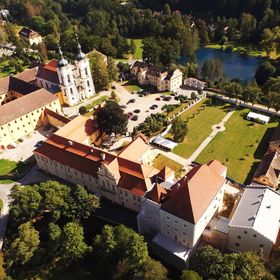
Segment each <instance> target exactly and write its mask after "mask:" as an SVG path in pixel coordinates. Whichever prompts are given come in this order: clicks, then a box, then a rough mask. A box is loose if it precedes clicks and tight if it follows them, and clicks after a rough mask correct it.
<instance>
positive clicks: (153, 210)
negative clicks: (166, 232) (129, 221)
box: [137, 198, 160, 234]
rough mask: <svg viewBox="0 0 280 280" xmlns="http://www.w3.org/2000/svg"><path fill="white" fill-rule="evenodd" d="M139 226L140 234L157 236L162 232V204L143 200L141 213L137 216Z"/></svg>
mask: <svg viewBox="0 0 280 280" xmlns="http://www.w3.org/2000/svg"><path fill="white" fill-rule="evenodd" d="M137 224H138V231H139V232H140V233H150V234H157V233H158V232H160V204H158V203H156V202H154V201H152V200H150V199H146V198H143V199H142V204H141V211H140V213H139V214H138V215H137Z"/></svg>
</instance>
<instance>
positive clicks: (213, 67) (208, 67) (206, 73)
mask: <svg viewBox="0 0 280 280" xmlns="http://www.w3.org/2000/svg"><path fill="white" fill-rule="evenodd" d="M201 75H202V77H203V79H205V80H209V81H214V80H218V79H219V78H220V77H221V76H222V62H221V61H220V60H219V59H217V58H213V59H208V60H206V61H205V62H204V64H203V66H202V68H201Z"/></svg>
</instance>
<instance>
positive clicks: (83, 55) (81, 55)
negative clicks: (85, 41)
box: [76, 34, 86, 61]
mask: <svg viewBox="0 0 280 280" xmlns="http://www.w3.org/2000/svg"><path fill="white" fill-rule="evenodd" d="M76 42H77V50H78V53H77V56H76V60H78V61H80V60H82V59H84V58H85V57H86V55H85V54H84V53H83V51H82V47H81V45H80V43H79V38H78V35H77V34H76Z"/></svg>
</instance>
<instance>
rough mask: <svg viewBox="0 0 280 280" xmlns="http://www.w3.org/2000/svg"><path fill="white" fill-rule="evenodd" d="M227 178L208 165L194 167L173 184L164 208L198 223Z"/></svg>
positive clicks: (163, 205)
mask: <svg viewBox="0 0 280 280" xmlns="http://www.w3.org/2000/svg"><path fill="white" fill-rule="evenodd" d="M224 182H225V179H224V178H222V177H221V176H220V175H219V174H217V173H216V172H214V171H213V170H212V169H211V168H210V167H209V166H208V165H206V164H203V165H199V166H196V167H194V168H193V169H192V170H190V172H189V173H188V174H187V175H186V176H184V177H183V178H182V179H181V180H180V181H179V182H178V183H176V184H175V185H174V186H172V188H171V191H170V192H169V193H168V194H167V196H166V199H165V201H164V202H163V203H162V209H164V210H166V211H167V212H170V213H171V214H173V215H175V216H178V217H180V218H182V219H184V220H186V221H188V222H190V223H192V224H196V223H197V222H198V221H199V219H200V218H201V216H202V215H203V213H204V212H205V211H206V209H207V208H208V207H209V204H210V203H211V201H212V200H213V199H214V198H215V196H216V195H217V193H218V192H219V191H220V189H221V187H222V186H223V184H224Z"/></svg>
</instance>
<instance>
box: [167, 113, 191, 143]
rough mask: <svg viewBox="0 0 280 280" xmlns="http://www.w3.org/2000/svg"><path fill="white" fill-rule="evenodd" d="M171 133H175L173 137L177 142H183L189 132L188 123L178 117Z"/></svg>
mask: <svg viewBox="0 0 280 280" xmlns="http://www.w3.org/2000/svg"><path fill="white" fill-rule="evenodd" d="M170 133H171V134H172V135H173V139H174V140H175V141H176V142H182V141H183V140H184V139H185V137H186V135H187V133H188V126H187V123H186V122H185V121H183V120H180V119H179V118H176V119H175V121H174V122H173V123H172V126H171V129H170Z"/></svg>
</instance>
